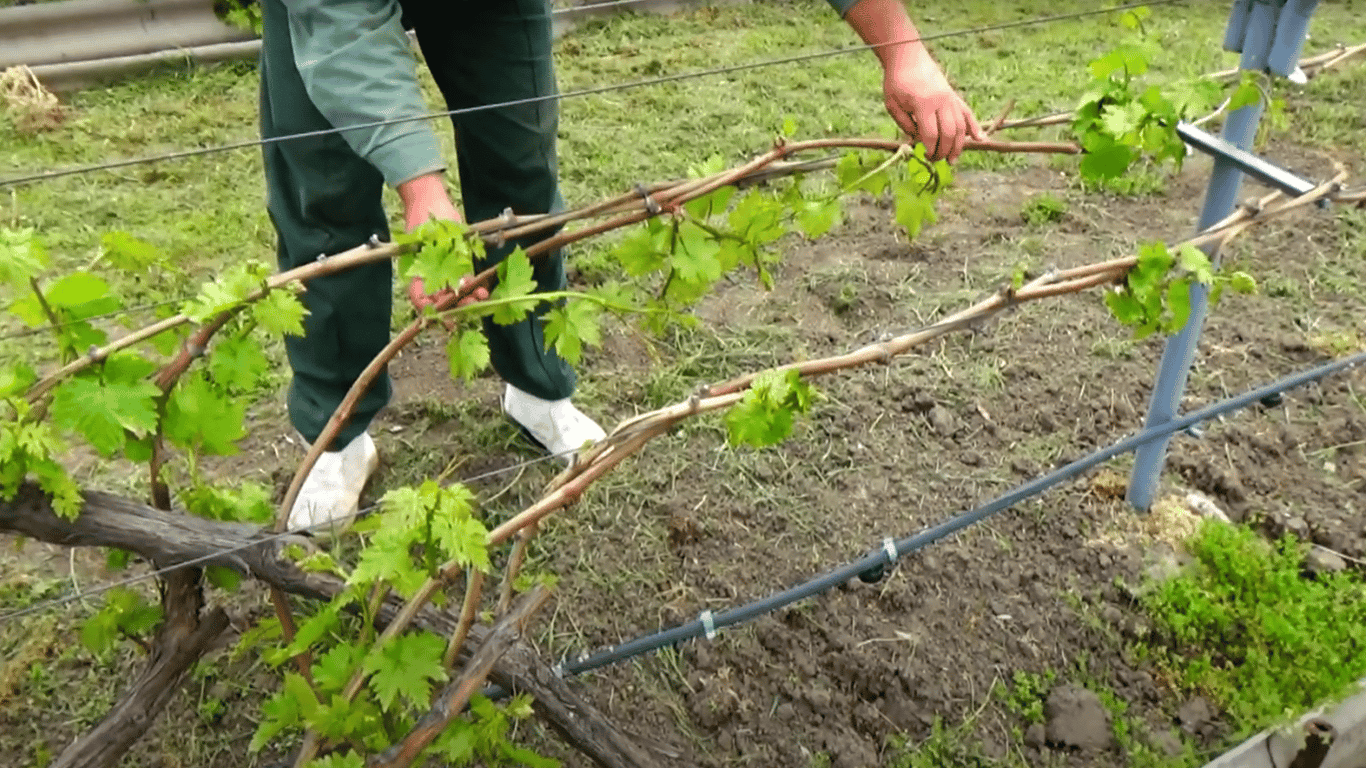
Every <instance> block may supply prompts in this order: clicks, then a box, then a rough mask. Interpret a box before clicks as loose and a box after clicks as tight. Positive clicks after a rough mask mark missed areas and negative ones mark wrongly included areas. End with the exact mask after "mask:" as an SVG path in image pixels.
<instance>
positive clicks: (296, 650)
mask: <svg viewBox="0 0 1366 768" xmlns="http://www.w3.org/2000/svg"><path fill="white" fill-rule="evenodd" d="M342 607H343V605H342V603H341V602H340V601H333V602H330V603H328V604H327V605H326V606H324V607H323V609H322V610H320V611H318V612H317V613H315V614H313V615H312V616H309V617H308V618H307V619H306V620H304V622H303V623H302V624H300V625H299V629H298V630H297V631H296V632H295V634H294V640H293V641H291V642H290V644H289V645H288V646H286V647H285V648H284V649H283V650H281V651H278V652H276V653H272V654H268V656H267V661H268V662H269V663H271V664H282V663H284V662H285V661H288V660H289V659H292V658H294V657H295V656H298V655H299V654H301V653H307V652H308V650H309V649H310V648H312V647H313V646H314V644H316V643H317V642H319V641H320V640H322V639H323V637H324V636H325V635H327V634H328V633H329V632H331V631H332V630H334V629H336V628H337V627H338V626H339V625H340V624H341V610H342Z"/></svg>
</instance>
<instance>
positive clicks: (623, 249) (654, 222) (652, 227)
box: [612, 219, 673, 277]
mask: <svg viewBox="0 0 1366 768" xmlns="http://www.w3.org/2000/svg"><path fill="white" fill-rule="evenodd" d="M672 238H673V233H672V227H669V226H667V225H665V224H664V223H663V222H661V221H660V220H659V219H650V220H649V221H647V222H645V226H643V227H640V228H639V229H637V230H635V231H634V232H632V233H631V234H630V235H629V236H628V237H627V238H626V239H625V240H623V241H622V243H621V245H618V246H617V247H616V248H614V249H612V255H613V256H614V257H615V258H616V259H617V261H619V262H621V266H622V268H623V269H625V270H626V274H628V275H633V276H636V277H639V276H641V275H646V274H649V273H651V272H654V271H655V270H657V269H660V268H661V267H663V266H664V262H665V259H666V258H667V257H668V255H669V243H670V241H671V240H672Z"/></svg>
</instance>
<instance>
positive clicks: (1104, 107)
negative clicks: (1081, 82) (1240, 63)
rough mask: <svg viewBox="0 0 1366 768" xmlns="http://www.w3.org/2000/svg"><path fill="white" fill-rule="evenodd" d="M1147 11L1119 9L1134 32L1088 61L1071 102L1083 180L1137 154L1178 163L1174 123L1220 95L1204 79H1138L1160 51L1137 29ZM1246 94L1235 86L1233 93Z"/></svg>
mask: <svg viewBox="0 0 1366 768" xmlns="http://www.w3.org/2000/svg"><path fill="white" fill-rule="evenodd" d="M1147 16H1148V13H1147V9H1146V8H1138V9H1131V10H1129V11H1127V12H1126V13H1125V14H1123V16H1122V17H1121V23H1122V24H1123V26H1125V27H1128V28H1129V29H1130V30H1134V31H1135V32H1137V33H1139V34H1138V35H1137V39H1134V40H1130V41H1127V42H1124V43H1122V44H1120V45H1118V46H1116V47H1115V48H1113V49H1111V50H1110V51H1108V52H1107V53H1105V54H1104V55H1103V56H1100V57H1098V58H1096V59H1095V60H1093V61H1091V62H1090V63H1089V65H1088V69H1089V71H1090V74H1091V78H1092V80H1091V84H1090V86H1089V87H1088V88H1087V89H1086V92H1085V94H1084V95H1083V96H1082V98H1081V101H1080V103H1079V104H1078V106H1077V109H1076V117H1075V119H1074V120H1073V123H1072V129H1073V131H1074V132H1075V134H1076V136H1077V140H1078V143H1080V144H1081V147H1082V149H1084V150H1085V151H1086V156H1085V157H1084V158H1083V159H1082V161H1081V165H1080V167H1079V171H1080V173H1081V176H1082V178H1084V179H1087V180H1089V181H1102V180H1106V179H1115V178H1118V177H1119V176H1122V175H1124V173H1125V172H1127V171H1128V170H1129V168H1130V167H1131V166H1133V164H1134V163H1135V162H1136V161H1138V160H1139V159H1140V158H1143V157H1147V158H1148V159H1150V160H1152V161H1153V162H1157V163H1162V162H1165V161H1170V162H1172V163H1174V164H1175V165H1176V166H1177V167H1180V165H1181V163H1182V162H1183V161H1184V160H1185V157H1186V146H1185V143H1184V142H1183V141H1182V140H1181V137H1180V136H1179V135H1178V134H1177V132H1176V127H1177V124H1178V123H1180V122H1181V121H1183V120H1188V119H1191V118H1192V117H1193V116H1196V115H1201V114H1204V113H1206V112H1208V111H1210V110H1211V109H1213V108H1214V105H1215V104H1217V103H1218V102H1219V99H1220V98H1221V96H1222V95H1223V91H1224V89H1223V86H1222V85H1220V84H1219V83H1217V82H1215V81H1213V80H1208V79H1195V80H1182V81H1177V82H1174V83H1167V84H1162V85H1158V84H1149V85H1144V84H1143V81H1142V78H1143V76H1144V75H1145V74H1147V72H1148V69H1149V65H1150V63H1151V62H1152V61H1153V60H1154V59H1156V58H1158V57H1159V56H1160V54H1161V51H1162V49H1161V46H1160V45H1159V44H1158V43H1157V42H1156V41H1154V40H1151V39H1149V38H1147V37H1145V36H1143V35H1142V34H1141V31H1142V22H1143V20H1144V19H1145V18H1146V17H1147ZM1253 90H1254V91H1255V89H1253ZM1246 95H1247V92H1246V91H1245V89H1242V88H1240V89H1239V90H1238V91H1237V92H1236V93H1235V94H1234V97H1233V98H1234V99H1235V100H1238V99H1240V98H1245V97H1246ZM1257 95H1258V97H1260V94H1259V93H1258V94H1257ZM1230 106H1232V105H1230Z"/></svg>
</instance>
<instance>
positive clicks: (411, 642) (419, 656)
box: [362, 632, 447, 712]
mask: <svg viewBox="0 0 1366 768" xmlns="http://www.w3.org/2000/svg"><path fill="white" fill-rule="evenodd" d="M445 653H446V642H445V641H444V640H442V639H441V638H440V637H438V636H436V635H434V634H432V633H430V632H413V633H409V634H404V635H399V636H398V637H395V638H393V639H392V640H390V641H389V642H387V643H384V644H383V645H381V646H379V647H377V648H373V649H371V650H370V652H369V653H368V654H366V656H365V660H364V662H363V663H362V669H364V670H365V672H366V674H368V675H370V689H371V690H372V691H374V693H375V699H376V701H378V702H379V705H380V707H381V708H382V709H383V710H384V711H386V712H389V711H392V710H393V708H394V705H395V704H396V703H397V702H398V700H399V698H400V697H402V698H403V699H406V700H407V701H408V703H410V704H412V705H413V706H414V707H418V708H420V709H426V708H427V707H428V706H429V705H430V703H431V701H430V697H431V693H432V684H433V682H440V681H445V680H446V679H447V675H446V667H445V665H444V664H442V658H443V657H444V656H445Z"/></svg>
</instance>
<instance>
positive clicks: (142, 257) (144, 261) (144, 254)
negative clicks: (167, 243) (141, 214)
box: [100, 231, 161, 272]
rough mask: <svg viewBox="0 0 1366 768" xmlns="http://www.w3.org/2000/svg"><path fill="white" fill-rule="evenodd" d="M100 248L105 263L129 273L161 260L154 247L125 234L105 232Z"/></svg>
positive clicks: (158, 251) (159, 252)
mask: <svg viewBox="0 0 1366 768" xmlns="http://www.w3.org/2000/svg"><path fill="white" fill-rule="evenodd" d="M100 246H101V251H102V255H103V257H104V259H105V260H106V261H108V262H109V263H110V264H113V265H114V266H115V267H117V268H118V269H122V270H127V271H129V272H135V271H138V270H144V269H147V268H148V267H150V266H152V265H153V264H156V263H157V262H158V261H160V260H161V251H160V250H158V249H157V247H156V246H155V245H152V244H151V243H149V242H147V241H145V240H139V239H138V238H136V237H133V236H132V235H130V234H128V233H127V232H119V231H114V232H106V233H105V234H104V235H103V236H102V237H101V238H100Z"/></svg>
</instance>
